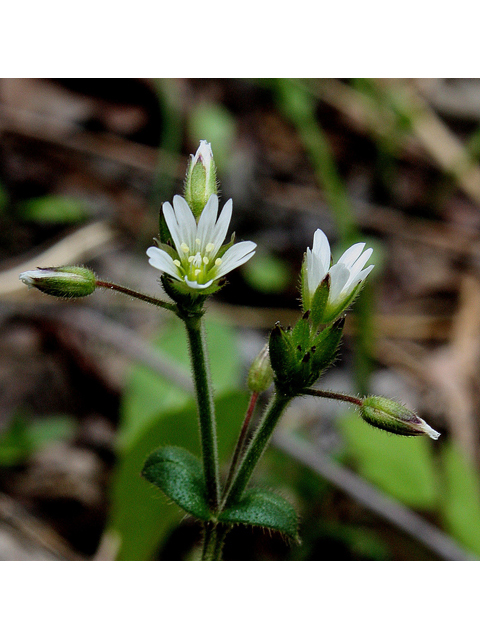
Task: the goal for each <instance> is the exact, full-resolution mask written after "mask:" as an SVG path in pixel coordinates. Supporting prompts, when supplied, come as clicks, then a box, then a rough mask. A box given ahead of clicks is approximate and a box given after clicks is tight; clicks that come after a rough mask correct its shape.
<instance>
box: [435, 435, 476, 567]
mask: <svg viewBox="0 0 480 640" xmlns="http://www.w3.org/2000/svg"><path fill="white" fill-rule="evenodd" d="M441 460H442V466H443V478H444V486H443V487H442V488H443V491H442V499H441V506H440V510H441V512H442V516H443V520H444V523H445V527H446V529H447V531H449V533H450V534H451V535H453V536H454V537H455V538H456V539H457V540H459V541H460V542H461V543H462V544H464V545H465V547H468V548H469V549H471V550H472V551H474V552H475V553H477V554H478V555H480V478H479V475H478V472H477V471H476V469H475V467H474V466H473V465H472V464H471V463H470V462H469V461H468V460H467V458H466V457H465V455H464V454H463V452H462V451H461V450H459V449H458V447H457V446H455V444H454V443H452V442H448V443H446V444H445V445H444V447H442V452H441Z"/></svg>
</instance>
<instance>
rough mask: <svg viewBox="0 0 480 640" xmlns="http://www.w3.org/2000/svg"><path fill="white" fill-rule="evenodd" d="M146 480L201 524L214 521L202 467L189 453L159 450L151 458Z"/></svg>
mask: <svg viewBox="0 0 480 640" xmlns="http://www.w3.org/2000/svg"><path fill="white" fill-rule="evenodd" d="M142 476H143V477H144V478H145V479H146V480H148V481H149V482H151V483H152V484H154V485H155V486H157V487H158V488H159V489H161V490H162V491H163V492H164V493H165V495H167V496H168V497H169V498H170V499H171V500H173V501H174V502H175V503H176V504H178V506H179V507H181V508H182V509H183V510H184V511H186V512H187V513H190V514H191V515H192V516H195V517H196V518H199V519H200V520H208V518H209V517H210V511H209V508H208V502H207V492H206V488H205V482H204V479H203V471H202V464H201V462H200V460H199V459H198V458H196V457H195V456H194V455H192V454H191V453H190V452H189V451H187V450H186V449H182V447H161V448H160V449H157V450H156V451H154V452H153V453H152V454H150V455H149V456H148V458H147V460H146V462H145V465H144V467H143V471H142Z"/></svg>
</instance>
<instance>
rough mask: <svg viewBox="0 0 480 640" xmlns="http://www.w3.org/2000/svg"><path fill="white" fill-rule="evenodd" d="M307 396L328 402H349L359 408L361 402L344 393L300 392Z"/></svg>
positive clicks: (311, 390) (319, 390) (307, 390)
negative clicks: (327, 399)
mask: <svg viewBox="0 0 480 640" xmlns="http://www.w3.org/2000/svg"><path fill="white" fill-rule="evenodd" d="M302 393H304V394H305V395H307V396H317V397H318V398H329V399H330V400H339V401H340V402H349V403H350V404H356V405H357V406H359V407H361V406H362V405H363V400H362V399H361V398H357V396H349V395H347V394H346V393H336V392H335V391H322V389H304V391H303V392H302Z"/></svg>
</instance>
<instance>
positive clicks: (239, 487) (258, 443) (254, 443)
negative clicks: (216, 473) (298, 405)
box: [225, 391, 292, 507]
mask: <svg viewBox="0 0 480 640" xmlns="http://www.w3.org/2000/svg"><path fill="white" fill-rule="evenodd" d="M290 400H292V397H290V396H285V395H283V394H282V393H279V392H278V391H277V392H276V393H275V394H274V395H273V397H272V399H271V400H270V404H269V405H268V407H267V409H266V411H265V413H264V415H263V418H262V420H261V422H260V424H259V426H258V427H257V430H256V432H255V434H254V436H253V438H252V440H251V441H250V444H249V445H248V448H247V450H246V451H245V455H244V456H243V459H242V461H241V463H240V466H239V468H238V471H237V473H236V475H235V478H234V480H233V482H232V486H231V488H230V490H229V492H228V494H227V495H226V497H225V507H228V506H230V505H231V504H233V503H234V502H237V501H238V500H240V499H241V497H242V494H243V492H244V490H245V488H246V486H247V484H248V481H249V480H250V478H251V476H252V473H253V471H254V469H255V467H256V465H257V463H258V461H259V460H260V458H261V457H262V455H263V453H264V451H265V449H266V448H267V445H268V443H269V442H270V438H271V437H272V434H273V431H274V429H275V427H276V426H277V423H278V421H279V419H280V417H281V415H282V413H283V412H284V410H285V409H286V407H287V405H288V403H289V402H290Z"/></svg>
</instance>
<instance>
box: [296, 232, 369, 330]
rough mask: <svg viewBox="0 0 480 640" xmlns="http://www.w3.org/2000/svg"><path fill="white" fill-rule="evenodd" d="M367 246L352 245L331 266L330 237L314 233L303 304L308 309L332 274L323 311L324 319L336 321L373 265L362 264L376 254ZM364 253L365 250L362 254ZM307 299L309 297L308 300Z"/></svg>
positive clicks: (307, 266) (307, 262) (305, 276)
mask: <svg viewBox="0 0 480 640" xmlns="http://www.w3.org/2000/svg"><path fill="white" fill-rule="evenodd" d="M364 248H365V243H364V242H359V243H357V244H354V245H352V246H351V247H350V248H349V249H347V251H345V253H344V254H343V255H342V256H341V257H340V259H339V260H338V262H337V264H335V265H333V266H332V267H330V263H331V253H330V244H329V242H328V238H327V236H326V235H325V234H324V233H323V231H321V229H317V230H316V231H315V234H314V236H313V249H310V248H308V249H307V252H306V255H305V262H304V273H303V279H304V280H305V279H306V282H304V286H303V295H304V300H303V303H304V307H305V308H306V309H309V308H310V307H311V304H312V300H313V296H314V294H315V292H316V290H317V288H318V287H319V285H320V284H321V283H322V282H323V281H324V280H325V278H326V276H327V274H328V275H329V279H330V282H329V291H328V298H327V301H326V304H325V308H324V310H323V322H330V321H331V320H334V319H335V318H336V317H337V316H338V315H339V314H340V313H341V312H342V311H343V310H344V309H345V308H346V307H347V306H348V305H349V304H350V303H351V301H352V300H353V298H354V296H355V294H356V293H357V291H358V285H360V284H361V283H362V282H363V281H364V280H365V278H366V277H367V276H368V274H369V273H370V271H371V270H372V269H373V267H374V265H370V266H369V267H367V268H366V269H364V268H363V267H364V266H365V263H366V262H367V260H368V259H369V258H370V256H371V255H372V253H373V249H367V250H366V251H365V252H363V249H364ZM362 252H363V253H362ZM305 298H307V299H306V300H305Z"/></svg>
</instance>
